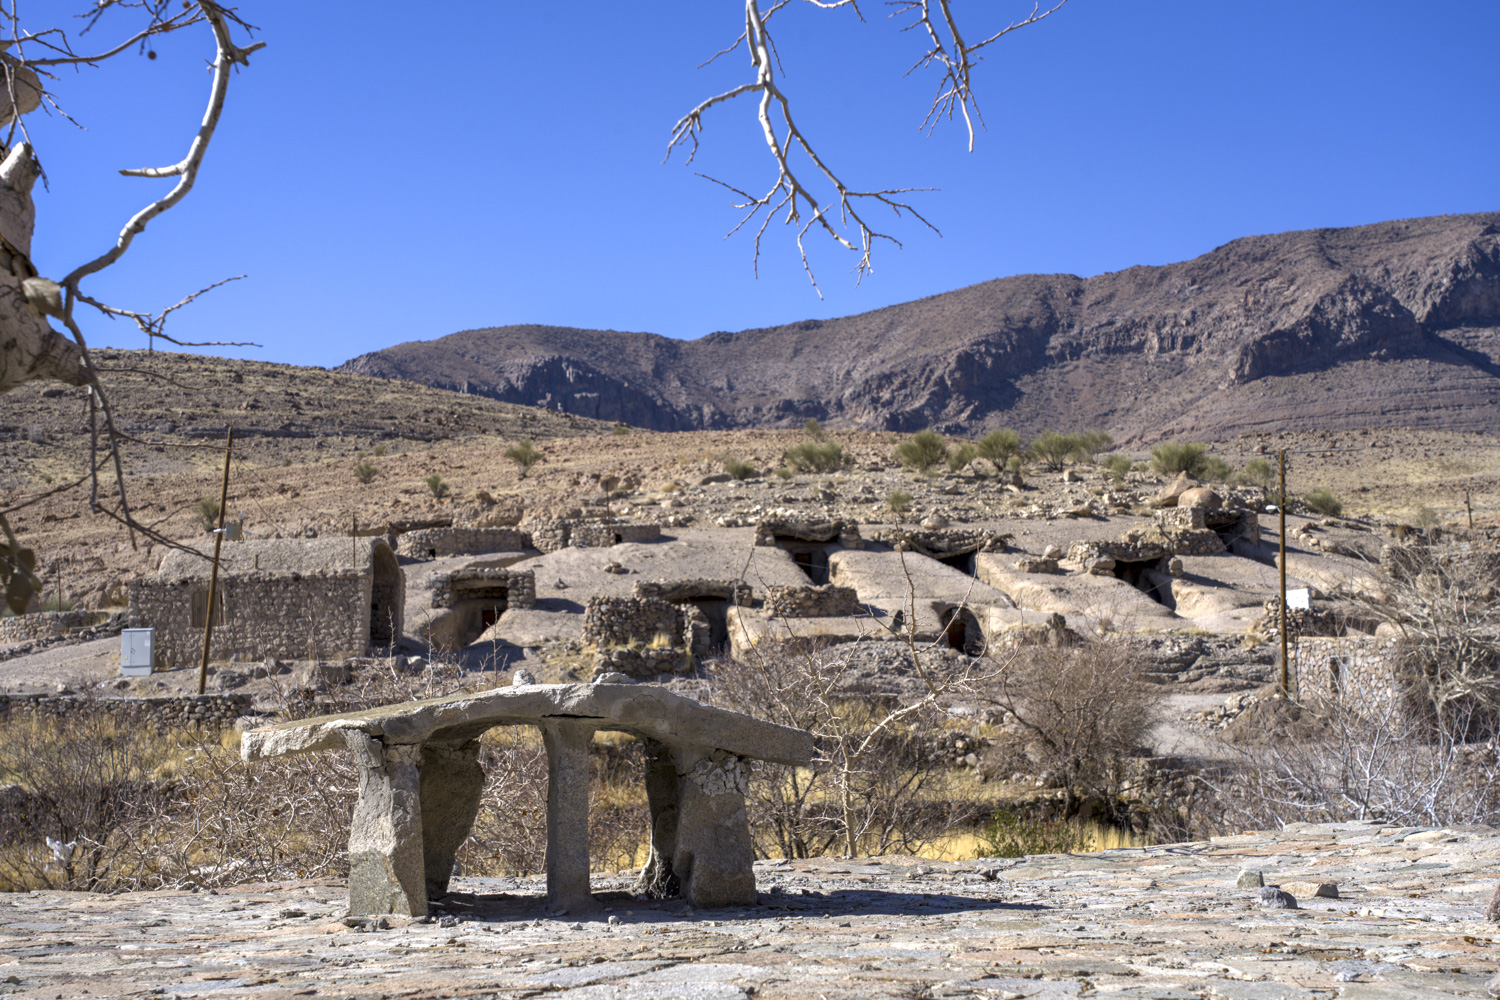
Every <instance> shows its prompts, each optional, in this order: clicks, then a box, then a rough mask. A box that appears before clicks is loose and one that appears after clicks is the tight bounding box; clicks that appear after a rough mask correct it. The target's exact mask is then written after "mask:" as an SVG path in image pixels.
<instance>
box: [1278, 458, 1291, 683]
mask: <svg viewBox="0 0 1500 1000" xmlns="http://www.w3.org/2000/svg"><path fill="white" fill-rule="evenodd" d="M1276 465H1277V468H1278V470H1279V471H1278V476H1277V479H1278V482H1277V487H1276V492H1277V497H1276V517H1277V527H1276V537H1277V542H1278V543H1279V544H1280V546H1281V558H1280V559H1278V560H1277V562H1278V563H1279V564H1280V567H1281V696H1282V697H1283V698H1289V697H1291V693H1290V692H1291V684H1290V683H1289V673H1290V669H1289V667H1288V665H1287V645H1288V644H1287V638H1286V449H1285V448H1283V449H1281V450H1280V451H1279V452H1277V453H1276Z"/></svg>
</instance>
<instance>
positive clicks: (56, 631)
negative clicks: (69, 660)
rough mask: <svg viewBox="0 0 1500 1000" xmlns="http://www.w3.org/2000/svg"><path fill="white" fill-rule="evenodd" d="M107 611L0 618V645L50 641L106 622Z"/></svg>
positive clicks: (40, 613)
mask: <svg viewBox="0 0 1500 1000" xmlns="http://www.w3.org/2000/svg"><path fill="white" fill-rule="evenodd" d="M108 618H109V612H107V611H39V612H37V613H35V614H29V615H16V616H15V617H14V618H0V643H12V642H28V641H30V640H32V639H50V638H52V637H53V636H58V635H67V634H68V633H69V632H77V631H81V630H82V629H86V628H92V627H93V626H95V625H99V624H101V623H102V622H104V621H106V620H108Z"/></svg>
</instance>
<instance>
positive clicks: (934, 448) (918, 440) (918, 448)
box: [896, 431, 948, 473]
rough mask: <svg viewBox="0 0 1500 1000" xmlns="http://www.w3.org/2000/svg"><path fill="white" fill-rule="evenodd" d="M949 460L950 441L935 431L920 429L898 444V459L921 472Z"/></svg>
mask: <svg viewBox="0 0 1500 1000" xmlns="http://www.w3.org/2000/svg"><path fill="white" fill-rule="evenodd" d="M947 460H948V443H947V442H946V441H944V440H943V438H942V436H941V435H940V434H938V433H936V432H935V431H918V432H917V433H916V434H913V435H912V436H911V437H909V438H907V439H906V440H905V441H902V442H901V443H900V444H898V445H896V461H898V462H900V463H901V464H902V465H904V466H905V467H906V468H908V469H915V470H917V471H918V472H921V473H927V472H929V471H931V469H932V467H933V466H934V465H939V464H941V463H943V462H946V461H947Z"/></svg>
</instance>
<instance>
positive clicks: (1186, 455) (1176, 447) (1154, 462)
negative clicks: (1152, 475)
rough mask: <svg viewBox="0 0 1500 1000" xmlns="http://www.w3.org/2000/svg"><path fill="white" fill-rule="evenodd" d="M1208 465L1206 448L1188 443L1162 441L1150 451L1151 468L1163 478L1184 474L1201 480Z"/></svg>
mask: <svg viewBox="0 0 1500 1000" xmlns="http://www.w3.org/2000/svg"><path fill="white" fill-rule="evenodd" d="M1207 465H1208V448H1207V447H1206V446H1204V445H1201V444H1193V443H1191V442H1188V441H1163V442H1162V443H1161V444H1159V445H1157V446H1156V447H1155V448H1152V449H1151V468H1152V469H1153V470H1155V471H1156V472H1157V473H1158V474H1160V475H1164V476H1175V475H1177V474H1178V473H1179V472H1186V473H1187V474H1188V475H1190V476H1192V477H1193V478H1194V479H1202V478H1203V473H1204V469H1205V468H1206V467H1207Z"/></svg>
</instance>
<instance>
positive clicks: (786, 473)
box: [776, 465, 796, 480]
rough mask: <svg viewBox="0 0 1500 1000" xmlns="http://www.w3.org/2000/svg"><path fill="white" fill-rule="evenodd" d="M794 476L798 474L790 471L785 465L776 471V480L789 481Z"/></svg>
mask: <svg viewBox="0 0 1500 1000" xmlns="http://www.w3.org/2000/svg"><path fill="white" fill-rule="evenodd" d="M794 475H796V473H794V472H792V470H791V469H788V468H787V467H786V466H784V465H783V466H781V467H780V468H778V469H777V470H776V478H777V479H781V480H787V479H791V478H792V476H794Z"/></svg>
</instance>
